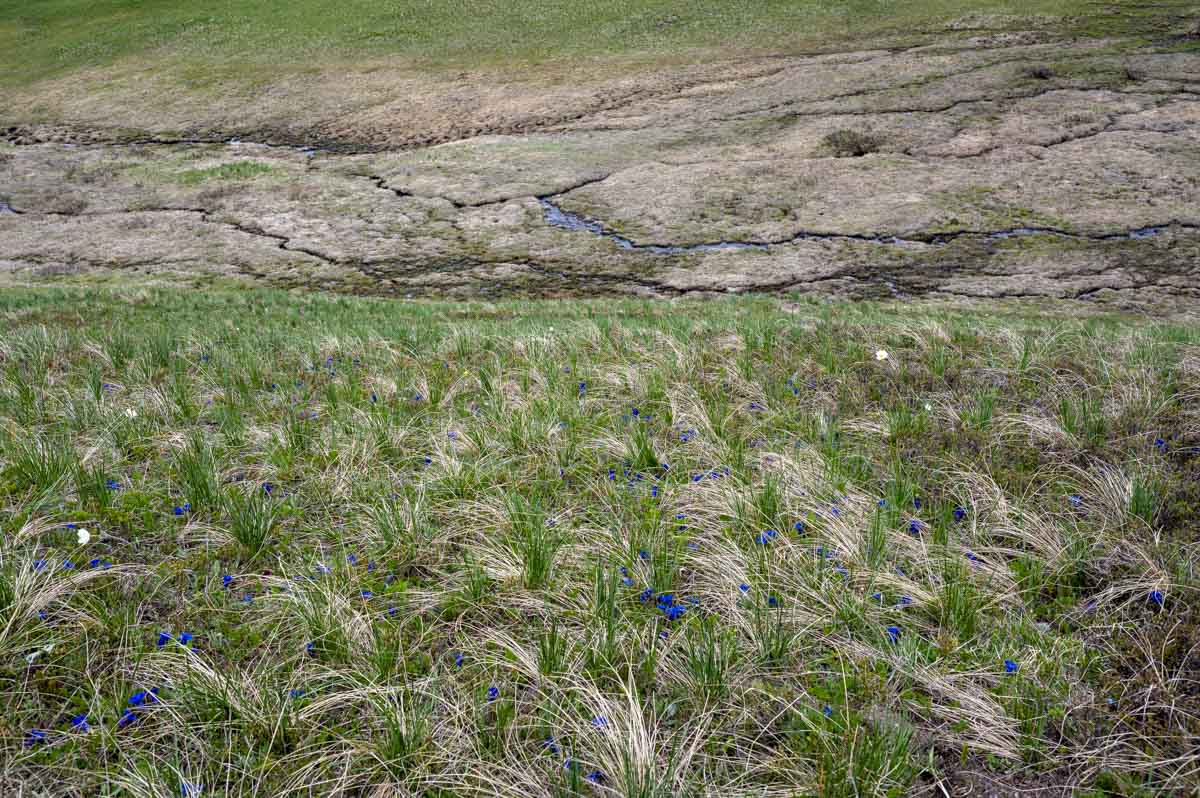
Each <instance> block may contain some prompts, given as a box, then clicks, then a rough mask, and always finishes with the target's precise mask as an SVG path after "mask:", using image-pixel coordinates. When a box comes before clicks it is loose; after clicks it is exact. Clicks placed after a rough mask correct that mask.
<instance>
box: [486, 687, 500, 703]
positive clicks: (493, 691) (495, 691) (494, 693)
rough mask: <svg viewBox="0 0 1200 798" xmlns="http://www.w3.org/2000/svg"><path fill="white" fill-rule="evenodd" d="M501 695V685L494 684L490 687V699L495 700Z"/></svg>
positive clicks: (488, 694)
mask: <svg viewBox="0 0 1200 798" xmlns="http://www.w3.org/2000/svg"><path fill="white" fill-rule="evenodd" d="M499 697H500V688H499V687H496V686H495V685H493V686H491V687H489V688H488V691H487V699H488V701H495V700H496V699H497V698H499Z"/></svg>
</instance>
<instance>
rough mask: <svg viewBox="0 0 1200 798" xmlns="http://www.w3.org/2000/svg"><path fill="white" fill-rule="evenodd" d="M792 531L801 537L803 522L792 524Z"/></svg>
mask: <svg viewBox="0 0 1200 798" xmlns="http://www.w3.org/2000/svg"><path fill="white" fill-rule="evenodd" d="M792 529H794V530H796V534H797V535H803V534H804V522H803V521H797V522H796V523H794V524H792Z"/></svg>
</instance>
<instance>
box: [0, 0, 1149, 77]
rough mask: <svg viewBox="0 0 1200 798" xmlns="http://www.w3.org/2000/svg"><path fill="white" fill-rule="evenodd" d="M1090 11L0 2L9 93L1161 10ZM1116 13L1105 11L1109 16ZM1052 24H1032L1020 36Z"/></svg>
mask: <svg viewBox="0 0 1200 798" xmlns="http://www.w3.org/2000/svg"><path fill="white" fill-rule="evenodd" d="M1112 6H1114V8H1115V10H1117V11H1120V12H1122V13H1123V14H1124V17H1122V16H1114V15H1113V14H1111V13H1107V11H1106V12H1105V13H1103V14H1101V11H1103V10H1097V8H1096V7H1095V4H1094V3H1090V2H1087V0H1068V1H1067V2H1049V0H1006V1H1004V2H993V1H991V0H989V1H987V2H985V1H984V0H920V2H915V3H893V2H881V0H837V2H818V0H799V1H797V0H755V2H742V3H737V2H728V0H616V1H615V2H604V3H582V2H574V1H573V0H533V2H514V1H513V0H481V1H480V2H464V1H463V0H392V1H391V2H381V0H342V2H336V3H335V2H328V1H327V0H286V2H285V0H238V1H237V2H234V0H216V1H215V2H205V3H192V2H180V0H147V1H146V2H143V0H45V1H44V2H37V3H29V2H25V1H24V0H3V2H0V54H3V55H0V65H2V66H3V69H0V85H3V84H5V83H7V84H10V85H12V84H20V83H26V82H29V81H33V80H37V79H40V78H43V77H47V76H52V75H57V74H61V73H62V72H64V71H67V70H71V69H75V68H79V67H90V66H104V65H107V64H111V63H113V62H115V61H117V60H119V59H133V60H135V61H147V62H150V63H156V62H158V63H166V64H173V65H184V66H195V67H206V68H216V67H222V68H228V69H232V70H234V71H238V70H243V71H244V70H256V69H266V68H273V69H281V68H282V69H305V68H311V67H313V66H318V65H321V64H330V63H338V62H340V61H351V62H362V61H368V60H371V59H375V58H389V59H399V60H401V61H410V62H416V63H434V64H447V63H453V64H458V65H468V66H474V65H480V64H490V63H494V62H527V61H537V60H541V59H556V58H564V57H580V56H597V55H611V54H625V53H644V52H649V53H658V54H663V55H670V54H673V53H676V54H677V53H678V52H679V51H682V50H686V49H688V48H696V47H699V48H712V47H719V48H727V49H729V50H731V51H743V50H744V49H745V48H747V47H749V48H751V49H766V48H776V49H785V50H786V49H791V48H796V47H820V46H823V45H825V46H827V45H828V44H829V43H830V42H831V41H835V40H838V39H842V38H846V37H858V36H866V35H871V34H878V33H883V32H899V33H901V34H902V35H905V36H910V35H912V34H913V33H915V32H919V31H922V30H927V29H931V28H932V29H937V28H939V27H940V26H941V25H942V24H944V23H946V22H948V21H950V20H954V19H957V18H960V17H965V16H969V15H983V17H984V18H983V19H982V20H977V23H978V22H983V23H984V24H990V26H992V27H996V26H1000V27H1003V25H1004V19H1003V18H1004V16H1005V15H1021V16H1027V15H1036V14H1047V15H1051V19H1057V18H1059V17H1068V18H1071V17H1079V19H1075V20H1072V21H1070V22H1068V23H1065V24H1067V25H1068V26H1076V27H1078V26H1083V27H1087V26H1090V25H1093V24H1094V23H1095V22H1096V20H1097V19H1098V18H1097V16H1096V15H1097V14H1101V17H1102V18H1103V20H1104V24H1106V25H1117V26H1121V25H1128V26H1129V27H1131V28H1134V29H1136V26H1137V18H1138V17H1139V16H1140V15H1141V14H1144V13H1155V10H1154V9H1145V8H1141V7H1140V6H1139V4H1136V3H1122V2H1117V3H1114V4H1112ZM1112 10H1114V9H1108V11H1112ZM1046 24H1056V23H1049V22H1047V21H1046V20H1043V21H1041V22H1038V21H1037V20H1028V19H1026V20H1024V21H1022V22H1021V23H1020V27H1022V28H1023V29H1029V28H1030V27H1031V26H1032V27H1034V28H1037V27H1040V26H1044V25H1046Z"/></svg>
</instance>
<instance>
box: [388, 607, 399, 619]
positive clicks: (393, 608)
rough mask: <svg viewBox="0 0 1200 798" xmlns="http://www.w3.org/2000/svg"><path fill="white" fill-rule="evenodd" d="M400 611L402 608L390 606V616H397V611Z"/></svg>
mask: <svg viewBox="0 0 1200 798" xmlns="http://www.w3.org/2000/svg"><path fill="white" fill-rule="evenodd" d="M399 611H400V610H398V609H396V608H395V607H388V617H389V618H394V617H396V613H397V612H399Z"/></svg>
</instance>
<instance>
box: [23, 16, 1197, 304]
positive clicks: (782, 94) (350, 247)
mask: <svg viewBox="0 0 1200 798" xmlns="http://www.w3.org/2000/svg"><path fill="white" fill-rule="evenodd" d="M1039 67H1040V69H1039ZM514 85H515V84H514ZM514 85H507V86H505V87H504V89H503V91H501V92H499V94H496V95H492V94H488V93H487V92H483V91H476V92H475V93H471V92H470V91H468V84H464V83H455V82H453V81H450V82H447V83H445V85H444V86H442V88H443V89H444V91H443V95H444V96H442V97H441V102H442V103H443V106H444V108H445V109H446V110H444V112H443V114H442V115H441V116H437V115H435V114H433V113H432V112H431V111H430V110H429V109H430V108H433V107H435V106H436V105H437V97H436V95H437V91H436V90H435V89H430V88H429V87H425V88H424V89H423V90H422V95H421V97H420V102H414V103H413V105H412V106H411V112H408V113H406V112H405V110H404V109H405V105H404V101H403V99H393V100H392V101H389V102H377V103H375V104H373V105H370V106H368V107H366V108H362V109H359V110H355V111H352V112H348V113H346V114H343V115H341V116H339V117H337V118H334V119H321V120H317V121H314V122H313V123H312V124H311V125H309V126H308V127H303V126H293V127H290V128H285V127H282V126H275V127H272V126H271V125H269V124H265V123H263V122H262V120H251V121H250V122H247V123H246V125H251V124H253V125H254V126H255V127H256V129H254V130H250V129H243V128H239V127H238V126H237V125H236V124H234V123H228V124H224V125H223V126H218V127H215V128H211V129H204V130H200V131H199V133H198V134H197V135H196V136H194V137H192V138H191V139H190V140H188V141H183V140H172V136H170V135H167V134H164V133H163V132H162V131H163V130H165V129H167V127H170V128H171V129H173V130H179V129H182V128H181V127H179V125H180V122H179V120H178V119H174V118H172V117H171V113H175V112H174V111H171V112H170V113H166V115H165V116H164V119H163V121H162V125H161V126H160V127H158V128H156V127H155V126H154V125H152V124H148V123H143V124H141V125H139V126H137V127H136V128H135V129H134V132H129V131H130V128H129V127H128V126H127V125H126V126H124V127H121V128H120V129H121V130H122V132H121V133H119V134H118V133H114V132H112V131H114V130H117V126H116V125H108V126H107V127H106V126H105V125H104V124H102V121H103V120H100V119H98V118H93V117H94V113H93V117H88V118H85V119H84V123H82V124H81V123H76V124H74V125H73V126H68V127H60V128H48V127H45V126H36V125H18V126H16V127H11V128H9V130H8V143H7V144H5V145H0V272H9V273H10V275H11V276H13V277H17V278H24V277H38V276H44V275H59V274H64V273H66V274H74V273H81V272H97V273H112V272H125V273H127V272H138V273H149V274H155V275H171V276H175V275H178V276H181V277H194V276H196V275H224V276H236V277H239V278H242V279H250V280H255V281H261V282H264V283H268V284H272V285H277V286H284V287H289V286H305V287H315V288H323V289H330V290H336V291H345V292H355V293H369V294H381V295H401V296H405V295H424V294H439V295H452V296H489V295H500V294H527V295H551V296H564V295H578V294H593V293H616V292H632V293H644V294H663V295H677V294H683V293H690V292H746V291H782V290H786V291H799V292H814V293H822V294H834V295H843V296H853V297H878V298H886V297H908V296H917V295H932V296H939V295H941V296H963V297H986V298H992V297H1050V298H1071V299H1087V300H1091V301H1095V302H1103V303H1108V304H1110V305H1112V306H1114V307H1130V308H1141V309H1146V308H1156V309H1163V308H1168V309H1173V310H1182V311H1183V312H1190V311H1192V310H1193V309H1195V308H1197V307H1200V54H1197V53H1196V52H1195V50H1194V48H1193V49H1192V50H1191V51H1180V49H1179V48H1178V47H1174V48H1170V47H1163V48H1162V49H1155V48H1152V47H1141V48H1136V49H1135V48H1132V47H1131V46H1129V45H1127V44H1125V43H1122V42H1119V41H1112V40H1104V41H1101V40H1087V41H1074V42H1064V41H1055V40H1053V39H1051V38H1049V37H1047V36H1045V35H1041V34H1036V33H1029V34H1005V35H997V36H990V37H989V36H980V37H976V38H974V39H967V40H963V41H959V42H957V43H955V44H953V45H949V44H942V45H936V46H922V47H915V48H909V49H905V50H900V51H884V50H876V51H863V52H852V53H840V54H827V55H821V56H810V57H801V56H796V57H777V58H759V59H749V60H746V61H744V62H736V63H733V62H730V63H724V64H715V65H709V66H706V67H679V68H676V69H675V71H673V72H672V71H669V70H666V71H660V72H658V73H656V74H654V75H652V76H647V77H645V78H644V80H639V79H637V78H630V77H625V78H622V79H621V81H619V82H618V83H617V84H613V85H609V84H605V85H598V86H595V87H586V86H585V87H574V88H570V87H568V88H563V87H561V86H556V87H547V86H537V85H534V84H533V83H531V84H530V85H528V86H526V87H525V89H524V91H525V94H524V95H522V94H521V91H520V90H519V88H514ZM431 98H432V99H431ZM455 109H458V110H455ZM168 111H170V109H168ZM179 113H182V112H179ZM456 115H457V116H458V117H461V119H460V121H459V123H458V127H456V126H455V124H456V123H454V121H453V120H454V119H455V118H457V117H456ZM88 123H90V127H88V126H87V124H88ZM243 127H245V126H243ZM839 130H850V131H855V132H858V133H865V134H869V135H871V136H873V137H874V138H875V139H876V141H877V142H878V146H877V147H876V148H875V151H873V152H870V153H868V154H865V155H862V156H861V157H837V156H836V154H835V153H834V152H833V151H832V150H831V148H830V145H829V144H828V142H827V141H826V137H827V136H828V135H829V134H831V133H834V132H835V131H839ZM106 131H107V132H106ZM251 133H254V134H256V135H258V136H259V137H260V140H267V141H271V142H272V143H271V144H266V143H249V142H245V141H236V140H235V141H223V140H221V136H222V135H233V134H238V135H241V134H246V135H249V134H251ZM205 138H210V139H212V141H208V142H205V141H202V140H198V139H205ZM137 139H140V140H137ZM314 142H319V143H320V145H321V148H317V149H305V148H304V147H305V145H307V144H311V143H314Z"/></svg>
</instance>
